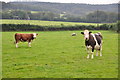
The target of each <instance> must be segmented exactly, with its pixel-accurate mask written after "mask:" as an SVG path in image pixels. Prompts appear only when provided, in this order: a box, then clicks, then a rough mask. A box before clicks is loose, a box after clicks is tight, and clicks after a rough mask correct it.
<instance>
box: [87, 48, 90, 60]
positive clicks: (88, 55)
mask: <svg viewBox="0 0 120 80" xmlns="http://www.w3.org/2000/svg"><path fill="white" fill-rule="evenodd" d="M89 58H90V49H89V48H87V59H89Z"/></svg>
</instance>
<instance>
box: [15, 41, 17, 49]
mask: <svg viewBox="0 0 120 80" xmlns="http://www.w3.org/2000/svg"><path fill="white" fill-rule="evenodd" d="M15 45H16V48H18V40H16V41H15Z"/></svg>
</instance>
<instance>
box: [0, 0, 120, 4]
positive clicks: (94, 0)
mask: <svg viewBox="0 0 120 80" xmlns="http://www.w3.org/2000/svg"><path fill="white" fill-rule="evenodd" d="M0 1H5V2H10V1H41V2H60V3H86V4H111V3H118V2H119V0H0Z"/></svg>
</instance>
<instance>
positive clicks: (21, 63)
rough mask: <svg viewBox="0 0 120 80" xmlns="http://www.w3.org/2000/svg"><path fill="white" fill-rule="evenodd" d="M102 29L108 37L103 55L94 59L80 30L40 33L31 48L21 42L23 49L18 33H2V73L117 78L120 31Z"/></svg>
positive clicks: (44, 76) (17, 76)
mask: <svg viewBox="0 0 120 80" xmlns="http://www.w3.org/2000/svg"><path fill="white" fill-rule="evenodd" d="M13 21H14V20H13ZM13 21H11V23H12V22H13ZM23 22H24V21H23ZM33 22H34V21H33ZM36 22H39V21H36ZM26 23H27V22H26ZM73 32H75V33H77V36H74V37H72V36H71V33H73ZM93 32H98V31H93ZM100 32H101V33H102V34H103V39H104V42H103V56H102V57H100V56H98V57H96V56H95V57H94V59H93V60H91V59H86V56H87V53H86V48H85V46H84V40H83V35H81V34H80V31H55V32H37V33H39V35H38V36H37V39H36V40H34V41H33V42H32V47H31V48H29V47H28V45H27V43H20V44H19V48H15V44H14V43H13V42H14V34H15V33H16V32H2V36H3V37H2V52H3V53H2V62H3V65H2V66H3V67H2V68H3V72H2V76H3V78H117V77H118V34H117V33H114V32H111V31H100ZM22 33H32V32H22Z"/></svg>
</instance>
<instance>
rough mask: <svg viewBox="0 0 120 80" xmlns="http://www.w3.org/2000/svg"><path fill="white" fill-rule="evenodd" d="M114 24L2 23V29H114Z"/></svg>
mask: <svg viewBox="0 0 120 80" xmlns="http://www.w3.org/2000/svg"><path fill="white" fill-rule="evenodd" d="M114 28H115V26H114V25H107V24H103V25H100V26H98V27H96V26H93V25H74V26H64V25H61V26H40V25H30V24H2V30H3V31H64V30H71V31H72V30H85V29H88V30H115V31H116V29H114Z"/></svg>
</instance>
